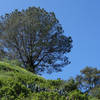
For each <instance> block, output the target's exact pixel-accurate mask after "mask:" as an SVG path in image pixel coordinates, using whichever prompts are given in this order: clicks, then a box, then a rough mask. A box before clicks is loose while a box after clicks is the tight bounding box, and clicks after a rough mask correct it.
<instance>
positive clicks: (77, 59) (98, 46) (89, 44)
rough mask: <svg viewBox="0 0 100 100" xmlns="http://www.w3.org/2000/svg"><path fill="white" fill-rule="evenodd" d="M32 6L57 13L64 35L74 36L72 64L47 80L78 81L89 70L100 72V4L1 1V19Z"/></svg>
mask: <svg viewBox="0 0 100 100" xmlns="http://www.w3.org/2000/svg"><path fill="white" fill-rule="evenodd" d="M29 6H36V7H41V8H44V9H45V10H47V11H50V12H52V11H53V12H55V14H56V17H57V18H58V20H59V21H60V23H61V24H62V27H63V29H64V31H65V32H64V33H65V34H66V35H70V36H72V39H73V49H72V51H71V53H70V54H69V55H68V56H69V59H70V61H71V64H70V65H68V66H66V67H65V68H64V69H63V71H62V72H60V73H53V74H51V75H48V74H43V77H45V78H47V79H57V78H61V79H65V80H66V79H68V78H70V77H71V76H72V77H75V76H76V75H77V74H79V72H80V70H81V69H83V68H84V67H85V66H92V67H97V68H99V69H100V0H0V15H4V14H5V13H9V12H11V11H13V10H14V9H19V10H21V9H25V8H27V7H29Z"/></svg>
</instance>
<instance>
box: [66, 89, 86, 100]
mask: <svg viewBox="0 0 100 100" xmlns="http://www.w3.org/2000/svg"><path fill="white" fill-rule="evenodd" d="M67 100H88V96H87V94H83V93H81V92H80V91H79V90H75V91H72V92H70V93H69V94H68V96H67Z"/></svg>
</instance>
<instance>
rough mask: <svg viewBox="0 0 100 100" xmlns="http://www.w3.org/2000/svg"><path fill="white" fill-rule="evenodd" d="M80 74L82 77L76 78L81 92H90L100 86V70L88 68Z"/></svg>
mask: <svg viewBox="0 0 100 100" xmlns="http://www.w3.org/2000/svg"><path fill="white" fill-rule="evenodd" d="M80 72H81V75H78V76H77V77H76V80H77V82H78V88H79V89H80V90H84V91H85V92H89V91H90V90H91V89H92V88H94V87H96V86H97V85H98V84H100V70H98V69H97V68H92V67H86V68H84V69H83V70H81V71H80Z"/></svg>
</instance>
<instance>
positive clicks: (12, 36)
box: [0, 7, 72, 74]
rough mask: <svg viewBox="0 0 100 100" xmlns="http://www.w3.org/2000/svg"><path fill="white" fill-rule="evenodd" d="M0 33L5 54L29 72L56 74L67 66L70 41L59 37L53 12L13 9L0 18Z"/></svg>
mask: <svg viewBox="0 0 100 100" xmlns="http://www.w3.org/2000/svg"><path fill="white" fill-rule="evenodd" d="M0 32H1V33H2V38H1V40H2V41H3V45H4V46H5V48H6V51H7V52H9V53H10V54H11V55H12V57H14V58H16V59H18V60H19V61H20V62H22V63H23V66H24V67H25V68H26V69H28V70H29V71H31V72H34V73H37V74H39V73H41V72H43V71H46V72H48V73H51V72H53V71H56V72H58V71H61V69H62V67H64V66H65V65H67V64H69V63H70V62H69V60H68V57H67V53H69V52H70V51H71V48H72V39H71V37H70V36H69V37H67V36H65V35H64V34H63V32H64V31H63V29H62V26H61V24H60V23H59V21H58V20H57V19H56V17H55V14H54V13H53V12H46V11H45V10H44V9H40V8H36V7H29V8H28V9H26V10H22V11H18V10H15V11H13V12H12V13H10V14H5V16H2V17H1V18H0Z"/></svg>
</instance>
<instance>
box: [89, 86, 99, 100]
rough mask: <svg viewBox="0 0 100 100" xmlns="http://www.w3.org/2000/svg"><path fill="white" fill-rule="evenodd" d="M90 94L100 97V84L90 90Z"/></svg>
mask: <svg viewBox="0 0 100 100" xmlns="http://www.w3.org/2000/svg"><path fill="white" fill-rule="evenodd" d="M90 95H91V96H92V97H95V98H97V99H100V85H99V86H96V87H95V88H93V89H91V90H90Z"/></svg>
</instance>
